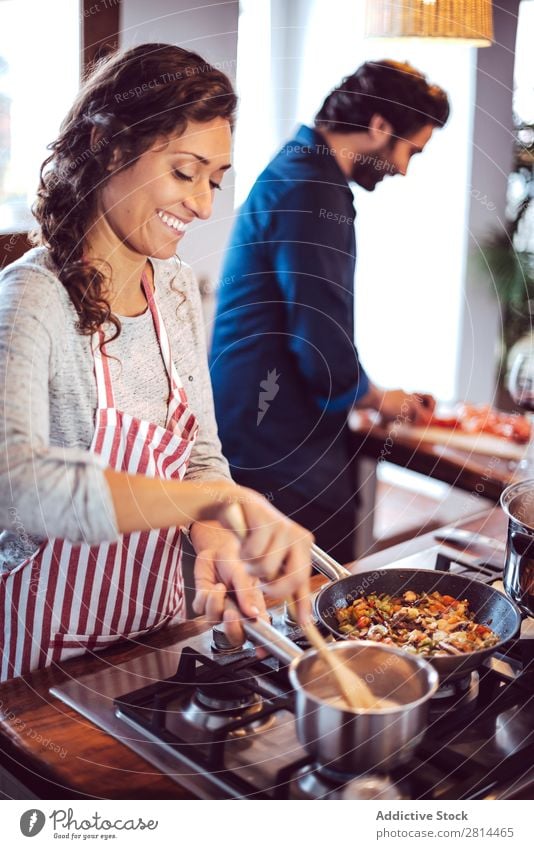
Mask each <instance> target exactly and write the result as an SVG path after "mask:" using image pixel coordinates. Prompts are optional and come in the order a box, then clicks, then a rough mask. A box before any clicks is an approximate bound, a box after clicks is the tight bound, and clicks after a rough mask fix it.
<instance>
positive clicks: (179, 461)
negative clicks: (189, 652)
mask: <svg viewBox="0 0 534 849" xmlns="http://www.w3.org/2000/svg"><path fill="white" fill-rule="evenodd" d="M235 105H236V100H235V95H234V93H233V91H232V88H231V85H230V83H229V81H228V79H227V78H226V76H225V75H224V74H222V73H220V72H219V71H217V70H215V69H214V68H211V67H210V66H209V65H208V64H207V63H206V62H204V60H203V59H202V58H201V57H199V56H197V55H195V54H193V53H190V52H188V51H186V50H182V49H180V48H178V47H174V46H170V45H161V44H147V45H142V46H140V47H136V48H134V49H132V50H129V51H126V52H124V53H122V54H118V55H115V56H114V57H112V58H111V59H110V60H107V61H106V62H105V63H104V64H103V65H101V66H100V67H99V68H97V70H96V72H95V73H94V74H93V75H92V76H91V77H90V78H89V79H88V80H87V81H86V83H85V84H84V85H83V87H82V89H81V92H80V94H79V96H78V98H77V100H76V102H75V103H74V105H73V107H72V109H71V110H70V112H69V114H68V115H67V117H66V118H65V120H64V122H63V124H62V127H61V131H60V135H59V137H58V139H57V140H56V141H55V142H54V143H53V144H52V145H51V150H52V153H51V155H50V157H49V158H48V159H47V160H46V162H45V163H44V165H43V168H42V171H41V180H40V186H39V191H38V199H37V202H36V205H35V208H34V213H35V216H36V218H37V221H38V223H39V225H40V229H39V234H38V242H39V243H40V247H37V248H34V249H33V250H31V251H29V252H28V253H27V254H26V255H25V256H24V257H22V259H21V260H19V261H18V262H16V263H14V264H13V265H11V266H9V267H8V268H7V269H6V270H5V271H4V272H3V274H2V280H1V286H0V327H1V339H2V341H1V371H2V375H1V380H2V386H3V393H2V395H3V398H2V402H3V404H4V411H3V416H4V429H5V435H6V438H5V449H4V450H5V453H4V455H3V457H2V463H1V468H0V474H1V475H2V484H3V486H2V495H1V504H0V510H1V513H0V525H1V526H2V527H3V528H5V530H4V532H3V534H2V535H1V538H0V564H1V567H2V569H1V574H0V643H1V646H2V667H1V673H0V678H1V680H6V679H8V678H11V677H14V676H16V675H21V674H25V673H27V672H29V671H31V670H33V669H36V668H40V667H43V666H47V665H50V664H51V663H54V662H57V661H62V660H65V659H67V658H68V657H71V656H74V655H77V654H82V653H84V652H86V651H91V650H97V649H101V648H105V647H106V646H108V645H110V644H112V643H114V642H116V641H117V640H119V639H121V638H123V637H126V636H128V637H130V638H131V637H135V636H136V635H139V634H143V633H147V632H150V631H152V630H154V629H156V628H160V627H162V626H163V625H165V624H167V623H168V622H170V621H171V620H172V619H173V618H174V617H175V616H177V615H180V614H183V612H184V605H183V580H182V575H181V562H180V550H181V540H180V537H181V531H180V528H188V527H189V530H190V536H191V541H192V544H193V547H194V548H195V551H196V554H197V558H196V562H195V583H196V589H197V593H196V597H195V602H194V607H195V610H196V612H197V613H200V614H206V615H207V616H208V617H210V618H211V619H213V620H219V619H221V618H224V619H225V621H227V623H228V632H229V636H230V637H231V639H239V638H240V636H241V629H240V626H239V622H238V621H237V620H238V616H237V615H236V614H235V613H232V611H231V610H225V595H226V591H227V589H228V588H232V589H233V590H235V593H236V596H237V600H238V603H239V606H240V608H241V611H242V613H243V614H244V615H245V616H258V615H264V612H265V607H264V601H263V596H262V594H261V593H260V592H259V590H258V587H257V580H256V579H255V578H253V577H251V576H250V575H249V574H248V572H247V570H246V568H245V566H244V563H243V561H244V560H246V561H248V562H249V563H252V564H253V567H254V569H255V572H256V574H260V575H262V576H264V578H265V577H267V579H272V578H273V577H274V578H275V580H274V583H273V585H272V589H273V591H275V592H277V593H280V594H281V595H288V594H296V595H297V597H298V598H299V599H300V614H301V616H304V615H305V611H306V609H307V601H306V595H307V590H308V584H307V582H308V572H309V565H308V564H309V555H310V545H311V536H310V535H309V534H308V533H307V532H306V531H304V530H303V529H302V528H300V527H299V526H298V525H295V524H294V523H292V522H290V521H289V520H288V519H285V518H284V517H283V516H282V515H281V514H280V513H278V512H277V511H276V510H274V508H272V507H271V506H270V505H269V504H268V503H267V501H266V500H265V499H263V498H262V497H261V496H259V495H258V494H257V493H254V492H252V491H251V490H246V489H243V488H238V487H236V486H235V485H234V484H233V483H232V482H231V479H230V476H229V473H228V466H227V463H226V461H225V460H224V458H223V457H222V455H221V452H220V444H219V441H218V438H217V433H216V426H215V420H214V415H213V404H212V398H211V390H210V386H209V377H208V371H207V365H206V353H205V349H204V343H203V328H202V320H201V314H200V304H199V298H198V291H197V288H196V287H195V284H194V280H193V278H192V274H191V271H190V269H188V268H186V267H185V266H183V265H181V263H180V262H179V261H176V256H175V254H176V249H177V244H178V243H179V241H180V240H181V239H182V238H183V236H184V233H185V230H186V227H187V225H188V224H189V223H190V222H191V221H193V220H194V219H195V218H199V219H207V218H208V217H209V215H210V213H211V205H212V200H213V195H214V192H215V190H217V189H219V188H220V187H221V182H222V179H223V175H224V173H225V171H226V170H227V169H228V168H229V167H230V146H231V130H232V122H233V115H234V110H235ZM149 257H150V259H148V258H149ZM235 501H237V502H239V503H240V505H241V507H242V511H243V516H244V520H245V522H246V524H247V528H248V534H247V536H246V539H245V542H244V543H243V544H242V545H240V544H239V542H238V540H237V538H236V537H235V536H234V534H233V533H232V532H231V530H229V529H228V528H225V527H223V526H222V525H221V523H220V522H219V521H218V519H220V518H223V517H224V508H225V506H226V505H228V504H230V503H231V502H235ZM199 520H201V521H199Z"/></svg>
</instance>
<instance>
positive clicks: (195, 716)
mask: <svg viewBox="0 0 534 849" xmlns="http://www.w3.org/2000/svg"><path fill="white" fill-rule="evenodd" d="M223 686H224V690H223V692H221V693H217V691H216V690H217V688H213V686H211V687H210V686H208V687H201V688H199V689H198V690H197V692H196V693H195V694H194V695H193V697H192V699H191V700H190V701H189V703H188V704H187V705H186V707H185V709H184V711H183V714H182V717H183V721H184V722H185V724H186V727H189V728H195V729H197V730H198V729H200V730H202V731H203V732H205V733H208V734H209V733H213V732H216V731H219V730H221V729H224V728H225V727H226V726H227V725H230V724H232V723H234V722H242V725H241V726H240V727H238V728H235V729H234V730H231V731H229V733H228V738H229V739H232V738H233V739H240V740H242V741H243V740H244V739H245V738H248V740H249V741H250V739H251V737H252V736H253V735H254V734H258V733H259V732H260V731H266V730H267V729H268V728H271V727H272V726H273V725H274V723H275V722H276V717H275V715H274V714H270V715H269V716H267V717H263V718H262V719H259V720H257V721H256V720H254V716H255V715H256V714H260V713H261V712H262V710H263V707H264V704H263V699H262V697H261V696H260V695H259V694H258V693H253V692H248V691H246V690H244V689H243V688H241V687H239V685H234V684H232V683H228V684H225V685H223Z"/></svg>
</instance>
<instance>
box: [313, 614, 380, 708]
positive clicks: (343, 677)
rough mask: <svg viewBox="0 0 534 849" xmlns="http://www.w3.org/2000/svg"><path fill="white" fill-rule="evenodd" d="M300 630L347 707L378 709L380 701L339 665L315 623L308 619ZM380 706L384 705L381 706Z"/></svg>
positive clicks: (364, 684) (349, 671) (358, 678)
mask: <svg viewBox="0 0 534 849" xmlns="http://www.w3.org/2000/svg"><path fill="white" fill-rule="evenodd" d="M301 628H302V630H303V631H304V633H305V635H306V637H307V638H308V641H309V642H310V643H311V645H312V646H313V647H314V648H315V649H317V651H318V652H319V656H320V658H321V660H323V661H324V663H326V664H327V665H328V667H329V668H330V671H331V672H332V675H333V676H334V678H335V679H336V683H337V685H338V687H339V690H340V692H341V693H342V694H343V698H344V699H345V701H346V702H347V704H348V706H349V707H350V708H364V709H368V708H375V707H379V706H380V703H381V700H380V699H377V697H376V696H375V695H374V693H373V692H372V691H371V689H370V688H369V687H368V686H367V684H366V683H365V681H364V680H363V678H360V676H359V675H356V673H355V672H353V671H352V669H350V668H349V667H348V666H347V665H346V664H344V663H340V661H339V659H336V652H335V651H330V648H329V646H328V643H327V642H326V640H325V639H324V637H323V635H322V634H321V632H320V631H319V629H318V628H317V626H316V625H315V623H314V622H312V621H311V619H309V620H308V621H307V622H305V623H304V624H303V625H301ZM382 706H386V705H385V704H383V705H382Z"/></svg>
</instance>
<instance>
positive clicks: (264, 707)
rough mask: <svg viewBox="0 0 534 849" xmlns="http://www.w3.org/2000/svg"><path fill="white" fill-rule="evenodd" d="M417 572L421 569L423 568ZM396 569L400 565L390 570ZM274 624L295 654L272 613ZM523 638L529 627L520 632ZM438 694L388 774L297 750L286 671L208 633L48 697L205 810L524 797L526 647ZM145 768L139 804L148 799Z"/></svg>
mask: <svg viewBox="0 0 534 849" xmlns="http://www.w3.org/2000/svg"><path fill="white" fill-rule="evenodd" d="M427 563H428V560H427ZM391 565H395V566H399V565H405V563H403V562H402V561H400V562H399V561H398V562H397V563H395V564H391ZM435 566H436V568H439V569H442V570H443V569H450V570H451V571H454V572H460V573H463V574H467V573H468V572H469V573H472V577H475V576H476V577H477V578H478V579H479V580H485V581H487V582H488V583H494V582H495V581H496V580H498V578H499V577H500V575H499V567H498V566H497V567H495V566H494V565H492V564H491V563H487V562H484V563H480V564H478V566H477V565H476V564H474V561H473V558H470V559H469V563H468V564H467V565H466V564H465V563H462V556H461V554H460V555H458V556H456V555H454V553H452V554H451V550H450V549H447V550H445V549H443V548H442V549H441V550H440V551H438V557H437V558H436V562H435ZM273 624H274V626H275V627H276V628H277V629H278V630H279V631H281V632H282V633H283V634H284V635H285V636H287V637H289V638H290V639H291V640H293V641H294V642H296V643H297V644H298V645H300V646H301V647H302V648H306V647H307V643H306V641H305V639H304V637H303V634H302V632H301V631H300V629H299V628H298V627H297V626H296V625H295V624H294V623H293V622H292V621H291V620H290V619H289V618H288V616H287V613H286V611H284V610H283V609H281V608H280V609H277V610H275V611H274V614H273ZM528 625H529V626H531V625H532V623H531V622H530V623H528ZM528 633H531V631H528V629H527V628H525V634H524V636H523V634H522V639H520V640H517V641H515V643H514V644H513V645H511V647H510V649H509V650H508V652H507V654H506V656H504V655H499V656H493V657H492V658H491V659H490V661H488V662H487V664H486V665H484V666H482V667H481V668H480V669H479V670H478V671H477V672H475V673H472V674H471V675H469V676H467V677H466V678H463V679H460V680H458V681H454V683H452V684H450V683H449V684H447V683H445V685H444V686H442V687H440V689H439V690H438V692H437V694H436V696H435V697H434V698H433V699H432V701H431V703H430V715H429V722H428V728H427V731H426V734H425V736H424V737H423V739H422V741H421V742H420V744H419V745H418V747H417V749H416V750H415V754H414V756H413V757H412V758H411V759H410V760H409V762H408V763H406V764H403V765H402V767H397V768H396V769H395V770H393V771H390V772H389V773H388V774H382V773H373V774H363V775H352V774H351V775H346V774H339V773H338V772H336V771H335V770H333V769H332V768H331V766H330V765H329V764H324V763H323V764H318V763H314V762H313V759H312V758H311V757H310V756H309V755H308V754H307V752H306V751H305V750H304V749H303V747H302V746H301V745H300V743H299V741H298V739H297V736H296V732H295V722H294V695H293V692H292V690H291V687H290V685H289V682H288V676H287V670H286V668H285V667H284V666H283V665H282V664H280V662H279V661H278V660H275V659H274V658H272V657H263V658H261V657H258V653H257V650H256V649H255V647H254V646H253V645H252V644H251V643H249V642H246V643H245V644H244V645H243V646H241V647H240V648H239V649H237V650H236V649H233V648H232V647H230V646H228V644H227V643H226V641H225V639H224V634H222V633H221V631H220V630H219V629H214V630H213V632H212V631H205V632H204V633H202V634H200V635H198V636H196V637H194V638H192V639H190V640H188V641H187V642H183V643H176V644H174V645H171V646H169V647H168V648H166V649H159V650H158V651H155V652H152V653H149V654H146V655H144V656H143V657H139V658H136V659H134V660H132V661H129V662H127V663H124V664H122V665H120V666H110V667H108V668H107V669H104V670H102V671H100V672H97V673H94V674H92V675H87V676H84V677H82V678H79V679H77V680H71V681H69V682H67V683H66V684H63V685H61V686H57V687H54V688H53V689H52V690H51V692H52V694H53V695H55V696H57V697H58V698H60V699H62V700H63V701H64V702H66V703H67V704H69V705H70V706H71V707H73V708H74V709H75V710H77V711H79V712H80V713H81V714H83V715H84V716H85V717H87V718H88V719H89V720H90V721H92V722H93V723H95V724H96V725H98V726H100V727H101V728H102V729H104V730H105V731H106V732H108V733H109V734H111V735H113V737H115V738H117V739H118V740H120V741H121V742H122V743H123V744H124V745H126V746H129V747H130V748H131V749H133V750H134V751H136V752H137V753H138V754H139V755H141V756H142V757H143V758H144V759H145V760H146V761H148V762H149V763H150V764H151V765H152V766H154V767H156V768H157V769H158V770H160V771H162V772H164V773H166V774H167V775H168V776H169V778H171V779H173V780H174V781H176V783H177V784H179V785H181V786H182V787H185V788H186V789H187V790H189V791H190V792H191V793H192V794H193V795H195V796H197V797H199V798H204V799H226V798H228V799H230V798H247V799H317V798H321V799H325V798H332V799H428V800H432V799H434V800H440V799H484V798H486V799H489V798H496V799H497V798H498V799H506V798H532V797H533V792H534V650H533V643H534V641H533V640H532V639H531V638H530V637H529V636H528ZM150 774H151V770H150V768H147V796H150V787H149V782H150Z"/></svg>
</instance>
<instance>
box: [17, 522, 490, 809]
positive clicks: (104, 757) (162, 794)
mask: <svg viewBox="0 0 534 849" xmlns="http://www.w3.org/2000/svg"><path fill="white" fill-rule="evenodd" d="M458 526H459V527H464V528H468V529H470V530H475V531H480V532H481V533H484V534H486V535H487V536H493V537H495V538H497V539H501V540H504V539H505V535H506V518H505V516H504V514H503V513H502V512H501V511H500V510H499V509H495V510H491V511H486V512H484V513H481V514H479V515H478V516H476V517H471V518H470V520H469V521H468V522H465V523H463V524H461V525H460V524H459V523H458ZM429 548H437V544H436V542H435V540H434V538H433V535H432V534H426V535H425V536H421V537H418V538H416V539H414V540H410V541H408V542H404V543H401V544H400V545H397V546H395V547H393V548H390V549H386V550H384V551H381V552H379V553H378V554H374V555H371V556H370V557H366V558H364V559H363V560H361V561H359V562H358V563H355V564H353V566H354V571H359V570H363V569H374V568H379V567H383V566H384V565H387V564H388V563H391V562H393V561H395V560H398V559H404V558H408V559H407V560H405V562H404V564H403V565H406V566H408V565H410V566H414V567H422V566H424V565H428V559H429V554H428V549H429ZM422 552H426V553H422ZM323 582H324V579H323V578H322V577H320V576H317V577H315V578H314V585H315V586H316V587H317V586H319V585H320V584H321V583H323ZM206 627H207V626H206V623H205V622H203V621H202V620H194V621H191V622H187V623H184V624H181V625H176V626H173V627H172V628H168V629H166V630H163V631H162V632H160V633H157V634H153V635H152V636H151V637H150V638H147V639H146V640H145V641H143V642H142V643H141V642H136V643H135V645H133V644H132V645H129V644H123V647H122V648H121V649H118V648H115V649H108V650H107V651H106V652H101V653H99V654H98V655H94V656H93V657H90V658H88V657H81V658H74V659H73V660H70V661H68V662H66V663H64V664H63V665H62V666H61V667H50V668H48V669H43V670H40V671H38V672H35V673H33V674H32V675H30V676H28V677H27V678H24V679H22V678H18V679H14V680H12V681H7V682H5V683H4V684H2V685H0V751H1V753H2V764H3V767H4V768H5V769H6V770H7V771H8V772H9V773H11V774H12V775H13V776H15V778H16V779H18V781H20V782H21V783H22V784H23V785H24V786H25V787H27V788H28V789H29V790H31V792H32V793H34V794H35V796H36V797H37V798H42V799H69V798H98V799H114V798H117V799H125V798H126V799H136V798H143V799H146V798H155V799H171V798H188V797H189V794H188V793H187V792H186V791H185V790H182V789H181V788H180V787H179V786H178V785H177V784H176V783H175V782H174V781H172V780H171V779H169V778H167V777H166V776H165V775H163V774H162V773H160V772H158V771H157V770H156V769H155V768H154V767H152V766H150V765H149V764H147V762H146V761H145V760H143V759H142V758H141V757H139V756H138V755H136V754H135V753H134V752H132V751H131V750H130V749H128V748H126V747H125V746H123V745H122V744H121V743H119V742H118V741H117V740H115V739H114V738H112V737H110V736H109V735H107V734H105V733H104V732H103V731H101V730H100V729H98V728H96V726H94V725H92V723H90V722H89V721H88V720H86V719H85V718H84V717H82V716H81V715H80V714H78V713H77V712H76V711H74V710H72V709H71V708H69V707H67V706H66V705H65V704H64V703H63V702H61V701H59V700H58V699H56V698H54V697H52V696H51V695H50V693H49V688H50V687H51V686H53V685H55V684H59V683H62V682H64V681H66V680H68V679H69V678H72V677H80V676H81V675H85V674H88V673H91V672H96V671H98V670H101V669H102V668H103V667H104V666H105V665H106V664H110V665H117V664H120V663H123V662H125V661H126V660H131V659H132V658H134V657H137V656H140V655H142V654H144V653H147V652H148V651H153V650H154V648H158V647H166V646H169V645H171V644H172V643H175V642H178V641H181V640H184V639H187V638H188V637H192V636H193V635H195V634H198V633H200V632H201V631H202V630H204V629H205V628H206Z"/></svg>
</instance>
